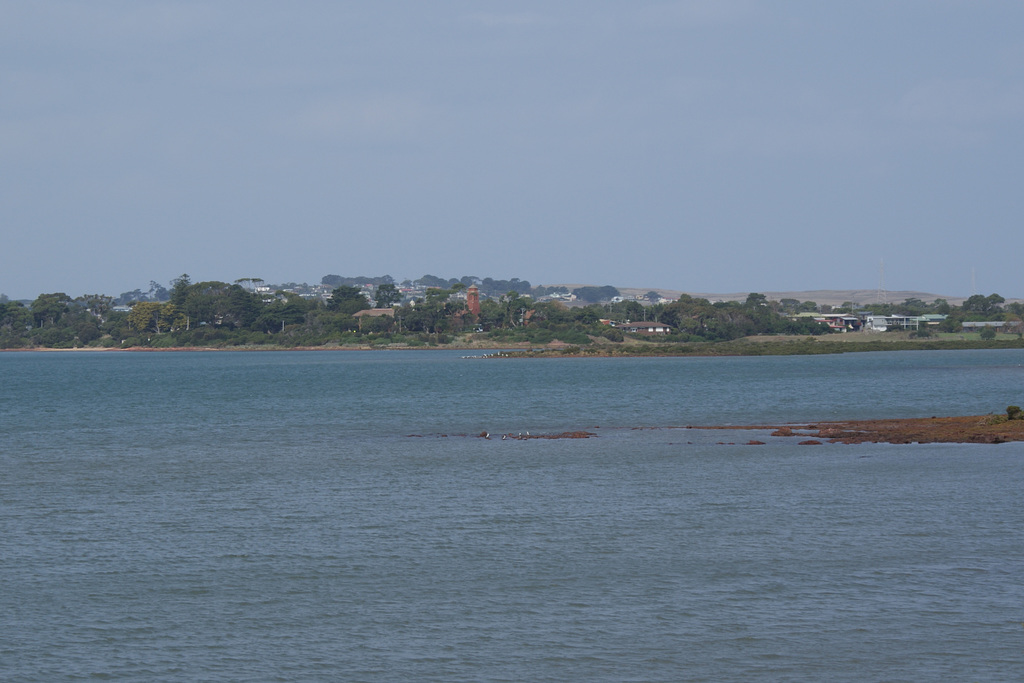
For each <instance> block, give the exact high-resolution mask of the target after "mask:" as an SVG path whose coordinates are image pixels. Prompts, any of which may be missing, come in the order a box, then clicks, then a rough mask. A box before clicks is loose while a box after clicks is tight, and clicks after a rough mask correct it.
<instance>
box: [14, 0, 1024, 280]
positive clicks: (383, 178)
mask: <svg viewBox="0 0 1024 683" xmlns="http://www.w3.org/2000/svg"><path fill="white" fill-rule="evenodd" d="M1022 165H1024V3H1022V2H1018V1H1016V0H1014V1H1010V0H1007V1H1005V2H986V1H984V0H963V1H952V0H919V1H905V2H901V1H899V0H885V1H882V2H873V1H870V0H869V1H862V2H853V3H839V2H820V1H819V0H813V1H812V0H808V1H804V2H785V1H780V2H743V1H735V2H733V1H731V0H708V1H706V2H704V1H693V2H648V1H645V0H630V1H628V2H627V1H620V2H606V1H601V0H567V1H563V2H552V1H550V0H549V1H547V2H530V1H519V2H487V1H483V0H472V1H469V0H467V1H464V2H452V1H445V0H431V1H430V2H426V1H416V2H398V1H395V2H388V1H380V2H368V1H367V2H313V1H303V2H264V1H258V0H257V1H253V0H246V1H245V2H185V1H181V2H177V1H170V0H167V1H146V0H130V1H129V0H125V1H123V2H109V1H106V0H90V1H89V2H81V1H78V0H68V1H64V2H57V1H51V0H35V1H33V2H27V1H26V2H19V1H15V0H0V231H2V234H0V238H2V239H0V292H3V293H6V294H7V295H8V296H10V297H12V298H34V297H35V296H36V295H38V294H39V293H41V292H56V291H64V292H67V293H68V294H71V295H72V296H77V295H79V294H82V293H87V292H88V293H92V292H100V293H106V294H114V295H116V294H119V293H120V292H122V291H126V290H130V289H134V288H136V287H141V288H142V289H147V288H148V283H149V281H150V280H156V281H158V282H161V283H163V284H165V285H166V284H167V283H168V281H169V280H170V279H172V278H174V277H176V276H177V275H180V274H181V273H186V272H187V273H189V274H190V275H191V276H192V279H193V281H197V280H208V279H217V280H228V281H231V280H234V279H236V278H240V277H247V276H254V277H261V278H263V279H265V280H267V281H269V282H285V281H298V282H302V281H306V282H311V283H312V282H319V280H320V278H321V277H322V276H323V275H326V274H328V273H336V274H340V275H380V274H384V273H389V274H391V275H393V276H395V277H397V278H399V279H402V278H406V277H409V278H416V277H419V276H421V275H423V274H425V273H430V274H434V275H440V276H442V277H460V276H463V275H479V276H481V277H486V276H490V277H495V278H511V277H519V278H523V279H527V280H530V281H531V282H532V283H533V284H551V283H559V282H561V283H566V282H568V283H590V284H596V285H603V284H614V285H617V286H623V287H633V286H635V287H660V288H670V289H680V290H688V291H703V292H711V291H720V292H726V291H728V292H732V291H771V290H787V289H847V288H868V289H874V288H876V287H877V286H878V283H879V263H880V261H881V260H882V259H884V261H885V280H886V286H887V288H888V289H891V290H898V289H917V290H924V291H929V292H934V293H938V294H948V295H953V296H956V295H963V296H966V295H968V294H970V293H971V287H972V284H971V277H972V269H973V270H974V273H975V282H976V288H977V291H978V292H980V293H983V294H988V293H991V292H998V293H1000V294H1002V295H1004V296H1007V297H1020V296H1024V279H1022V269H1021V266H1020V263H1021V260H1022V257H1024V249H1022V247H1024V236H1022V235H1024V225H1022V216H1024V167H1022Z"/></svg>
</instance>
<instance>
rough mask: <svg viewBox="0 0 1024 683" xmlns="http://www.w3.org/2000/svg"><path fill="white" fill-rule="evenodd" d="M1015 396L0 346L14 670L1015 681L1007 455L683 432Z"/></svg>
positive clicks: (2, 605)
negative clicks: (523, 435) (3, 349)
mask: <svg viewBox="0 0 1024 683" xmlns="http://www.w3.org/2000/svg"><path fill="white" fill-rule="evenodd" d="M1022 387H1024V353H1022V352H1020V351H998V352H991V351H983V352H913V353H910V352H907V353H894V354H850V355H844V356H826V357H820V356H815V357H786V358H717V359H668V358H665V359H586V360H576V359H565V360H543V361H517V360H513V361H509V360H471V359H463V358H460V355H459V354H457V353H447V352H401V353H389V352H366V353H362V352H336V353H332V352H323V353H313V352H305V353H302V352H297V353H284V352H282V353H270V352H259V353H233V352H219V353H199V352H197V353H180V354H169V353H139V354H123V353H38V354H37V353H7V354H0V415H2V422H0V472H2V475H0V678H3V679H4V680H33V681H34V680H39V681H52V680H77V679H115V680H212V681H217V680H324V679H330V680H350V681H394V680H425V681H426V680H433V681H484V680H486V681H503V680H505V681H519V680H524V681H525V680H529V681H566V680H579V681H600V680H608V681H625V680H637V681H746V680H797V681H819V680H824V679H828V680H839V681H844V680H845V681H864V680H886V681H901V680H905V681H917V680H972V681H1003V680H1014V679H1017V678H1018V677H1019V672H1020V671H1021V670H1022V666H1024V625H1022V622H1024V609H1022V607H1024V587H1022V583H1021V582H1020V579H1019V574H1020V567H1021V566H1024V539H1022V537H1021V532H1020V529H1021V528H1022V527H1024V506H1022V505H1021V504H1020V503H1021V493H1020V492H1021V490H1022V488H1024V487H1022V484H1024V469H1022V467H1021V457H1022V455H1024V444H1000V445H909V446H890V445H871V444H862V445H856V446H843V445H830V446H820V447H813V448H812V447H801V446H797V445H795V444H794V442H793V440H785V439H773V438H769V437H767V436H765V435H761V434H757V435H756V436H758V437H759V438H761V440H764V441H768V442H769V443H768V444H767V445H764V446H746V445H742V444H744V443H745V442H746V441H747V440H748V439H749V438H751V436H752V434H751V433H750V432H730V431H725V432H700V431H694V430H686V429H681V428H680V427H685V426H686V425H688V424H722V423H730V424H749V423H771V422H799V421H810V420H820V419H829V418H872V417H914V416H930V415H951V414H971V413H985V412H989V411H1002V409H1003V408H1005V406H1006V405H1008V404H1011V403H1015V404H1024V396H1022V392H1024V390H1022ZM637 427H644V428H645V429H636V428H637ZM646 428H654V429H646ZM578 429H588V430H590V431H592V432H594V433H596V434H597V437H595V438H592V439H587V440H552V441H546V440H530V441H518V440H506V441H502V440H500V439H499V438H497V436H493V437H492V439H491V440H485V439H481V438H478V437H477V436H476V435H477V434H479V433H480V432H481V431H483V430H487V431H489V432H490V433H491V434H492V435H498V434H501V433H503V432H513V433H518V432H525V431H531V432H533V433H551V432H561V431H569V430H578ZM719 442H724V443H719ZM730 442H733V443H735V444H740V445H729V444H730Z"/></svg>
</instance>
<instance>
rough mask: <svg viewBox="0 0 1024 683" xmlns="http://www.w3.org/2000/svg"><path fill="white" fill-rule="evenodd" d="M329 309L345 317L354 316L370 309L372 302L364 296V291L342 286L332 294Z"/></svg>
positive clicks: (328, 303)
mask: <svg viewBox="0 0 1024 683" xmlns="http://www.w3.org/2000/svg"><path fill="white" fill-rule="evenodd" d="M327 308H328V309H329V310H331V311H336V312H338V313H344V314H345V315H353V314H355V313H358V312H359V311H365V310H366V309H368V308H370V302H369V301H367V299H366V297H365V296H363V290H362V289H360V288H359V287H352V286H350V285H340V286H338V287H335V288H334V291H332V292H331V298H330V300H329V301H328V302H327Z"/></svg>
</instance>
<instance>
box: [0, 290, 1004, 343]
mask: <svg viewBox="0 0 1024 683" xmlns="http://www.w3.org/2000/svg"><path fill="white" fill-rule="evenodd" d="M169 284H170V286H169V287H163V286H161V285H159V284H158V283H155V282H152V283H150V288H149V290H148V291H147V292H142V291H141V290H139V289H136V290H134V291H132V292H125V293H123V294H121V295H120V296H119V297H112V296H106V295H101V294H92V295H84V296H80V297H76V298H72V297H70V296H68V295H67V294H64V293H59V292H58V293H47V294H41V295H39V296H38V297H37V298H36V299H35V300H33V301H30V302H19V301H10V300H7V298H6V297H3V296H0V348H2V349H71V348H118V349H129V348H135V349H146V348H149V349H161V348H179V347H185V348H190V347H199V348H307V347H309V348H337V347H349V348H409V347H413V348H415V347H452V348H492V349H516V351H515V354H516V355H529V356H543V355H555V354H557V355H580V356H592V355H604V356H615V355H631V356H646V355H766V354H772V355H778V354H811V353H841V352H847V351H869V350H882V349H884V350H900V349H910V348H913V349H926V348H1004V347H1013V348H1018V347H1020V346H1021V344H1022V342H1021V334H1020V333H1021V331H1022V330H1021V316H1022V314H1024V309H1022V305H1021V304H1020V303H1011V304H1006V302H1005V300H1004V299H1003V297H1001V296H999V295H997V294H992V295H989V296H981V295H976V296H972V297H970V298H968V299H967V300H965V301H964V302H963V304H962V305H960V306H954V305H951V304H949V303H948V302H946V301H943V300H941V299H939V300H936V301H934V302H930V303H926V302H923V301H920V300H917V299H908V300H906V301H904V302H903V303H901V304H874V305H868V306H864V307H857V306H855V305H854V304H853V303H847V304H844V305H843V306H838V307H834V308H830V307H828V306H818V305H817V304H815V303H814V302H800V301H797V300H794V299H782V300H781V301H773V300H769V299H768V298H767V297H766V296H765V295H763V294H758V293H752V294H750V295H749V296H748V297H747V298H746V300H745V301H717V302H711V301H708V300H707V299H702V298H696V297H691V296H688V295H682V296H680V297H679V298H678V299H675V300H672V301H665V300H664V299H661V298H660V297H659V295H658V294H657V293H656V292H649V293H647V294H646V295H644V296H642V297H635V298H624V297H622V296H620V295H619V291H618V290H617V289H616V288H614V287H611V286H604V287H593V286H584V287H579V288H577V289H574V290H572V291H570V290H569V289H568V288H566V287H533V286H532V285H531V284H530V283H529V282H527V281H525V280H519V279H515V278H513V279H512V280H494V279H491V278H483V279H481V278H478V277H475V276H465V277H463V278H459V279H455V278H452V279H448V280H445V279H443V278H439V277H436V276H431V275H425V276H424V277H423V278H420V279H419V280H416V281H412V282H410V281H405V282H402V283H396V282H395V281H394V280H393V279H392V278H390V277H389V276H380V277H364V276H360V277H357V278H345V277H342V276H338V275H328V276H325V277H324V278H323V281H322V282H321V283H320V285H318V286H315V287H310V286H309V285H296V284H295V283H288V284H286V285H277V286H267V285H265V284H264V281H263V280H262V279H260V278H255V277H250V278H241V279H239V280H236V281H234V282H232V283H228V282H220V281H204V282H192V281H191V279H190V278H189V276H188V275H182V276H180V277H178V278H176V279H175V280H173V281H172V282H171V283H169ZM471 287H472V288H474V290H475V293H476V292H478V293H479V306H478V307H471V306H470V303H469V302H470V297H468V296H467V292H468V291H469V289H470V288H471ZM471 309H472V310H471ZM864 311H867V312H870V313H872V314H874V315H923V314H927V313H935V314H939V316H945V317H944V318H943V319H942V320H941V321H940V322H937V323H935V324H933V325H925V326H921V327H919V328H918V329H916V330H912V331H901V332H887V333H863V332H860V333H853V334H835V333H834V332H833V330H832V329H831V328H830V327H829V326H828V325H827V324H825V323H823V322H821V319H820V317H819V319H818V320H815V317H816V316H817V315H818V314H822V315H824V314H828V313H850V314H853V313H855V312H857V313H862V312H864ZM801 313H804V314H806V313H813V314H814V315H811V316H807V315H805V316H803V317H801V316H800V314H801ZM974 321H999V322H1000V323H1001V324H1002V328H1001V331H1000V332H999V333H997V332H996V330H995V328H994V327H984V328H982V330H981V332H980V333H979V332H970V333H965V332H964V331H963V324H964V323H965V322H974ZM648 323H650V324H658V325H660V326H661V329H660V330H659V332H663V333H659V334H651V333H644V332H633V331H630V330H635V329H637V328H643V327H645V325H646V324H648ZM1007 332H1009V334H1008V333H1007ZM766 342H768V343H766Z"/></svg>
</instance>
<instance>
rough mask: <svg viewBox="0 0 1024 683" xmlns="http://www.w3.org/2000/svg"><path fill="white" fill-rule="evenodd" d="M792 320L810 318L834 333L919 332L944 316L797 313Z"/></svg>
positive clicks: (937, 322) (935, 314) (936, 323)
mask: <svg viewBox="0 0 1024 683" xmlns="http://www.w3.org/2000/svg"><path fill="white" fill-rule="evenodd" d="M793 317H794V318H812V319H814V320H815V321H816V322H820V323H824V324H826V325H828V326H829V328H831V329H832V331H834V332H858V331H860V330H874V331H876V332H885V331H886V330H896V329H899V330H919V329H921V327H924V326H929V325H938V324H939V323H941V322H942V321H943V320H945V319H946V316H944V315H941V314H938V313H929V314H927V315H875V314H874V313H867V312H864V313H824V314H822V313H798V314H797V315H795V316H793Z"/></svg>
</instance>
